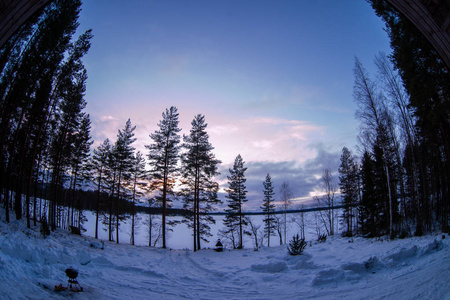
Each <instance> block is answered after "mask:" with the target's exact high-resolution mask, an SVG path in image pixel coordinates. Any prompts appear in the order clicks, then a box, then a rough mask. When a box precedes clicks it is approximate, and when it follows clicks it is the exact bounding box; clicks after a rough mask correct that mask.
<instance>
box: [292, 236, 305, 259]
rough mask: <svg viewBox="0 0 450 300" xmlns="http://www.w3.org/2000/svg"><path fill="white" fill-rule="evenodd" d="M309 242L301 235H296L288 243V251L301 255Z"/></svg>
mask: <svg viewBox="0 0 450 300" xmlns="http://www.w3.org/2000/svg"><path fill="white" fill-rule="evenodd" d="M307 244H308V243H307V242H305V239H304V238H303V239H301V238H300V237H299V235H298V234H297V235H294V237H293V238H292V240H290V241H289V245H288V251H289V254H290V255H299V254H302V253H303V250H305V248H306V245H307Z"/></svg>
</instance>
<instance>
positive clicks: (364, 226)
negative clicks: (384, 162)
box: [358, 151, 379, 237]
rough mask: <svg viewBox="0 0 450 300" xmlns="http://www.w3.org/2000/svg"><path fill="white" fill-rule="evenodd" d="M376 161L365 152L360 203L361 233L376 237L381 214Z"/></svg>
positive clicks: (362, 164)
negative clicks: (378, 201) (375, 180)
mask: <svg viewBox="0 0 450 300" xmlns="http://www.w3.org/2000/svg"><path fill="white" fill-rule="evenodd" d="M374 164H375V161H374V160H373V158H372V156H371V154H370V153H369V152H368V151H366V152H364V155H363V158H362V161H361V182H362V197H361V202H360V204H359V209H358V212H359V218H358V219H359V225H360V230H361V233H362V234H363V235H365V236H369V237H374V236H377V235H378V230H377V218H378V216H379V207H378V205H377V197H376V187H375V182H374V178H375V170H374V168H375V167H374Z"/></svg>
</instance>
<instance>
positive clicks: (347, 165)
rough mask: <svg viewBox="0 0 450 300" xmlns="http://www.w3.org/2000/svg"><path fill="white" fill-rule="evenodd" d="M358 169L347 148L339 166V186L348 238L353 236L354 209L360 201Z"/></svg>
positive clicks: (345, 233) (343, 151)
mask: <svg viewBox="0 0 450 300" xmlns="http://www.w3.org/2000/svg"><path fill="white" fill-rule="evenodd" d="M358 184H359V183H358V167H357V165H356V163H355V162H354V159H353V156H352V154H351V152H350V150H348V148H347V147H344V148H343V149H342V155H341V164H340V166H339V186H340V190H341V194H342V195H343V205H344V210H343V213H342V220H343V222H344V223H345V225H346V227H347V230H346V231H345V232H344V235H346V236H353V219H354V217H355V214H354V207H355V205H356V203H357V199H358Z"/></svg>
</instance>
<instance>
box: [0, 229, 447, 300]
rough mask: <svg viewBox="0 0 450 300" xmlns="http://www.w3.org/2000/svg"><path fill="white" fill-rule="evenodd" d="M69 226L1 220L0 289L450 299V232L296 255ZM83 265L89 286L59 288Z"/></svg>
mask: <svg viewBox="0 0 450 300" xmlns="http://www.w3.org/2000/svg"><path fill="white" fill-rule="evenodd" d="M91 242H93V243H95V240H94V239H92V238H86V237H79V236H73V235H69V234H67V233H65V232H63V231H57V232H56V233H52V235H51V236H50V237H48V238H47V239H45V240H44V239H42V238H41V237H40V235H39V234H38V232H37V230H27V229H26V228H24V226H23V223H20V222H16V221H15V222H13V223H12V224H10V225H9V226H8V225H7V224H5V223H3V222H0V299H65V298H67V297H70V298H72V299H213V298H218V297H220V298H226V299H381V298H383V299H396V300H398V299H450V284H449V278H450V250H449V249H450V247H449V246H450V238H449V237H448V236H447V237H446V238H445V239H442V235H436V236H426V237H421V238H410V239H405V240H396V241H374V240H367V239H363V238H355V239H354V242H350V240H349V239H344V238H337V237H335V238H331V239H330V238H329V239H328V241H327V242H326V243H323V244H314V243H313V245H312V246H308V247H307V248H306V250H305V253H304V255H301V256H289V255H288V254H287V251H286V248H285V247H273V248H263V249H261V250H260V251H256V252H255V251H252V250H235V251H225V252H223V253H217V252H215V251H213V250H202V251H199V252H195V253H194V252H192V251H189V250H163V249H154V248H152V249H150V248H147V247H134V246H130V245H122V244H121V245H116V244H114V243H108V242H106V243H105V249H104V250H101V249H97V248H93V247H90V244H91ZM69 266H73V267H74V268H76V269H77V270H79V272H80V274H79V276H78V280H79V282H80V284H81V285H82V286H83V288H84V291H83V292H81V293H74V292H68V291H64V292H55V291H54V286H55V285H57V284H59V283H63V284H66V283H67V278H66V276H65V274H64V270H65V269H66V268H67V267H69Z"/></svg>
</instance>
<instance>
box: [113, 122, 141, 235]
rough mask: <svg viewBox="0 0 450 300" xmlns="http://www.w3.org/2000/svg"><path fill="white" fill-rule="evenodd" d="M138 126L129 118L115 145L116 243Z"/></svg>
mask: <svg viewBox="0 0 450 300" xmlns="http://www.w3.org/2000/svg"><path fill="white" fill-rule="evenodd" d="M135 129H136V126H132V125H131V120H130V119H128V120H127V122H126V124H125V127H124V129H122V130H119V132H118V134H117V141H116V144H115V147H114V150H115V151H114V152H113V154H114V159H115V160H116V166H117V168H116V173H117V198H116V199H117V207H116V243H119V220H120V215H121V213H120V198H121V197H122V194H121V193H120V190H121V187H122V185H123V182H122V181H123V180H125V179H127V178H129V177H130V172H131V170H132V167H133V158H134V148H133V147H132V146H131V144H133V143H134V142H135V141H136V138H133V137H134V130H135Z"/></svg>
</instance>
